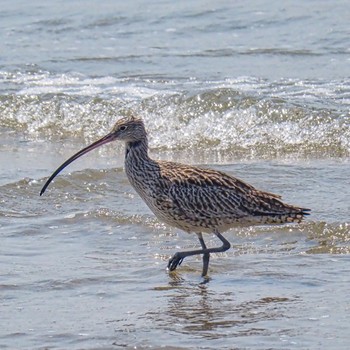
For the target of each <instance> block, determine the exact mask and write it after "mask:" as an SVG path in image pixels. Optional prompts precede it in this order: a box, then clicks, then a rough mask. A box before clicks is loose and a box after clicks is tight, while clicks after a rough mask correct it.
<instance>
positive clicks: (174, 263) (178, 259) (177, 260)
mask: <svg viewBox="0 0 350 350" xmlns="http://www.w3.org/2000/svg"><path fill="white" fill-rule="evenodd" d="M183 260H184V257H183V256H182V255H181V253H179V252H177V253H175V254H174V255H173V256H172V257H171V258H170V260H169V262H168V269H169V271H174V270H175V269H176V268H177V267H178V266H180V265H181V264H182V262H183Z"/></svg>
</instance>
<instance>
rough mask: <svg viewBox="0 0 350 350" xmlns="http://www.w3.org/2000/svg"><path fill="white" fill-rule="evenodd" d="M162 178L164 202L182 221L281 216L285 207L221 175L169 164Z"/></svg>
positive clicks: (268, 195) (246, 185)
mask: <svg viewBox="0 0 350 350" xmlns="http://www.w3.org/2000/svg"><path fill="white" fill-rule="evenodd" d="M165 169H166V171H165V172H163V176H164V177H165V178H167V179H168V181H169V184H170V186H169V188H168V190H167V198H168V200H170V201H171V202H172V206H174V207H176V208H177V210H178V211H181V212H182V213H183V215H186V217H188V218H191V217H196V218H209V217H210V218H215V217H217V218H225V217H230V218H231V219H234V218H237V219H239V218H242V217H245V216H248V215H268V214H269V213H274V214H275V213H276V214H277V213H281V212H283V211H284V210H285V209H286V205H285V204H284V203H283V202H281V201H280V200H279V198H280V196H277V195H275V194H272V193H268V192H263V191H259V190H257V189H256V188H254V187H253V186H251V185H249V184H247V183H245V182H243V181H241V180H239V179H237V178H234V177H232V176H230V175H227V174H225V173H222V172H219V171H216V170H212V169H202V168H198V167H189V166H183V167H179V164H177V163H174V169H173V171H172V168H171V166H169V163H168V164H167V166H166V167H165Z"/></svg>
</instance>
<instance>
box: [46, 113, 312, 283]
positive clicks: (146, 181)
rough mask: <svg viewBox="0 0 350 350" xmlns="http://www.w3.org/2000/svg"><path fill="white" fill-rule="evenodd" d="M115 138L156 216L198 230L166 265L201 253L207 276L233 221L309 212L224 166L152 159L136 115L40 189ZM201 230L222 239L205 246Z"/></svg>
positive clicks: (266, 220)
mask: <svg viewBox="0 0 350 350" xmlns="http://www.w3.org/2000/svg"><path fill="white" fill-rule="evenodd" d="M114 140H120V141H124V142H125V172H126V175H127V177H128V179H129V181H130V183H131V185H132V187H133V188H134V189H135V190H136V192H137V193H138V194H139V195H140V197H141V198H142V199H143V200H144V201H145V203H146V204H147V205H148V207H149V208H150V209H151V211H152V212H153V213H154V214H155V216H156V217H157V218H158V219H159V220H160V221H163V222H165V223H166V224H168V225H170V226H173V227H176V228H178V229H181V230H183V231H186V232H189V233H190V232H192V233H195V234H196V235H197V236H198V239H199V242H200V245H201V249H196V250H191V251H180V252H177V253H175V254H174V255H173V256H172V257H171V258H170V260H169V262H168V269H169V270H170V271H173V270H175V269H176V268H177V267H178V266H179V265H181V263H182V261H183V259H184V258H186V257H188V256H192V255H198V254H202V255H203V269H202V276H203V277H205V276H207V273H208V267H209V258H210V253H219V252H225V251H226V250H228V249H229V248H230V246H231V245H230V243H229V242H228V241H227V240H226V238H225V237H224V236H223V235H222V233H223V232H225V231H227V230H228V229H230V228H232V227H237V226H250V225H262V224H284V223H291V222H297V223H298V222H300V221H301V220H302V219H303V218H304V216H305V215H308V214H309V211H310V209H306V208H301V207H296V206H293V205H288V204H285V203H283V202H282V201H281V197H280V196H278V195H275V194H272V193H268V192H264V191H260V190H258V189H256V188H254V187H253V186H251V185H249V184H247V183H245V182H244V181H242V180H239V179H237V178H235V177H233V176H230V175H228V174H225V173H223V172H220V171H217V170H212V169H207V168H201V167H196V166H190V165H185V164H180V163H175V162H169V161H157V160H153V159H152V158H150V157H149V155H148V141H147V132H146V129H145V125H144V123H143V121H142V120H141V119H139V118H135V117H126V118H122V119H120V120H118V121H117V122H116V124H115V125H114V127H113V128H112V130H111V132H110V133H108V134H107V135H106V136H104V137H102V138H101V139H99V140H98V141H96V142H94V143H92V144H91V145H90V146H87V147H85V148H84V149H82V150H81V151H79V152H78V153H76V154H74V155H73V156H72V157H71V158H69V159H68V160H67V161H65V162H64V163H63V164H62V165H61V166H59V167H58V168H57V170H56V171H55V172H54V173H53V174H52V175H51V176H50V178H49V179H48V180H47V181H46V183H45V185H44V186H43V188H42V190H41V192H40V195H42V194H43V193H44V192H45V190H46V188H47V187H48V185H49V184H50V182H51V181H52V180H53V179H54V178H55V176H56V175H57V174H58V173H59V172H60V171H61V170H62V169H64V168H65V167H66V166H67V165H69V164H70V163H72V162H73V161H74V160H76V159H77V158H79V157H80V156H82V155H84V154H86V153H87V152H89V151H91V150H93V149H95V148H97V147H99V146H102V145H104V144H106V143H109V142H111V141H114ZM203 233H214V234H215V235H216V237H217V238H218V239H219V240H220V241H221V243H222V245H221V246H219V247H213V248H207V246H206V244H205V242H204V239H203Z"/></svg>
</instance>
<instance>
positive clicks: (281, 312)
mask: <svg viewBox="0 0 350 350" xmlns="http://www.w3.org/2000/svg"><path fill="white" fill-rule="evenodd" d="M169 277H170V281H169V286H168V287H167V288H162V290H163V291H164V292H166V293H167V295H162V297H166V298H167V299H168V300H167V303H166V309H165V310H161V312H156V313H153V312H152V314H149V315H148V316H149V317H151V318H152V322H154V324H159V325H160V327H162V328H165V329H167V328H171V329H172V330H173V331H177V332H179V333H182V334H191V335H192V336H193V335H197V336H200V337H205V338H208V339H219V338H221V337H238V336H249V335H252V336H254V335H269V334H272V333H273V332H274V333H275V334H276V332H277V333H278V332H280V333H281V334H284V335H285V334H288V333H290V331H291V330H288V329H281V328H280V324H279V322H278V320H280V319H281V318H289V317H290V313H289V311H290V310H291V308H292V307H293V305H294V304H295V303H296V302H298V300H299V298H298V297H279V296H261V293H259V291H258V290H256V289H255V288H254V289H253V291H254V293H250V295H246V294H245V293H242V292H241V293H240V292H239V291H238V292H236V291H235V290H234V289H235V286H232V288H230V289H228V288H227V287H226V286H225V288H222V285H217V284H216V285H212V283H207V282H209V280H206V281H202V283H201V282H199V283H198V282H197V283H195V282H189V281H188V280H186V279H185V278H183V277H182V276H181V274H178V273H173V274H169ZM203 282H205V283H203ZM226 285H227V284H226ZM159 290H160V289H159ZM241 290H242V289H241ZM272 290H273V289H272ZM271 292H272V291H271ZM275 328H276V329H275ZM277 329H278V330H277ZM276 335H278V334H276Z"/></svg>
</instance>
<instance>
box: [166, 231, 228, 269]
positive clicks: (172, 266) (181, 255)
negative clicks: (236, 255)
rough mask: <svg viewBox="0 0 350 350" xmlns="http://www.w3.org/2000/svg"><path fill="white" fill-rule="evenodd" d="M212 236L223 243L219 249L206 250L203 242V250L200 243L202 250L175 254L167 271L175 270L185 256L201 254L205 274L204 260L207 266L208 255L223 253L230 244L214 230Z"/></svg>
mask: <svg viewBox="0 0 350 350" xmlns="http://www.w3.org/2000/svg"><path fill="white" fill-rule="evenodd" d="M214 234H215V235H216V236H217V237H218V238H219V239H220V241H221V242H222V243H223V244H222V246H221V247H216V248H206V246H205V243H204V241H203V243H204V246H205V248H204V247H203V245H202V242H201V245H202V248H203V249H198V250H190V251H187V252H177V253H175V254H174V256H173V257H172V258H171V259H170V260H169V263H168V269H169V270H170V271H173V270H175V269H176V268H177V267H178V266H179V265H181V263H182V261H183V259H185V258H186V257H187V256H191V255H198V254H203V255H204V256H203V273H204V272H206V271H205V260H207V265H208V266H209V254H210V253H221V252H225V251H226V250H227V249H229V248H230V247H231V244H230V242H229V241H228V240H227V239H226V238H225V237H224V236H223V235H222V234H221V233H220V232H219V231H217V230H215V231H214ZM202 239H203V238H202ZM206 256H207V257H206ZM208 266H207V267H206V269H208Z"/></svg>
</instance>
